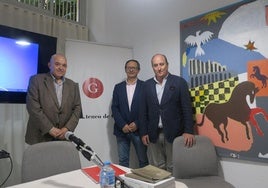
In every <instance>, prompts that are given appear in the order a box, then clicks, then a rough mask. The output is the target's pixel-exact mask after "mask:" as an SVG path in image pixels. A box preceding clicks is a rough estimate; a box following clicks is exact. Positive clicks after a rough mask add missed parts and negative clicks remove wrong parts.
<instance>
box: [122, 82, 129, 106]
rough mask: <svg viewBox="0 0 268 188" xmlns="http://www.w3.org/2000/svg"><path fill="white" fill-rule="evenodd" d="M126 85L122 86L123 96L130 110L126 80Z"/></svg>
mask: <svg viewBox="0 0 268 188" xmlns="http://www.w3.org/2000/svg"><path fill="white" fill-rule="evenodd" d="M123 86H124V87H122V97H123V101H125V103H126V105H127V109H128V111H129V105H128V98H127V82H124V85H123Z"/></svg>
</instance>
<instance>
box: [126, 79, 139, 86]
mask: <svg viewBox="0 0 268 188" xmlns="http://www.w3.org/2000/svg"><path fill="white" fill-rule="evenodd" d="M137 81H138V78H137V79H136V80H135V82H133V83H129V82H128V81H127V79H126V84H127V85H135V84H136V83H137Z"/></svg>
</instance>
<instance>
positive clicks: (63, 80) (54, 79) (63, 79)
mask: <svg viewBox="0 0 268 188" xmlns="http://www.w3.org/2000/svg"><path fill="white" fill-rule="evenodd" d="M50 75H51V77H52V78H53V81H54V82H55V83H57V82H56V78H55V76H53V74H51V73H50ZM61 80H62V83H63V82H65V77H64V76H63V77H62V78H61Z"/></svg>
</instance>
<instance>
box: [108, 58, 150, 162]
mask: <svg viewBox="0 0 268 188" xmlns="http://www.w3.org/2000/svg"><path fill="white" fill-rule="evenodd" d="M139 71H140V64H139V62H138V61H137V60H134V59H131V60H128V61H127V62H126V63H125V72H126V75H127V78H126V80H125V81H123V82H120V83H118V84H116V85H115V87H114V91H113V100H112V113H113V118H114V121H115V123H114V135H115V136H116V140H117V148H118V157H119V165H122V166H125V167H129V154H130V144H131V142H132V143H133V145H134V147H135V150H136V154H137V157H138V160H139V167H144V166H146V165H148V159H147V154H146V152H147V148H146V146H145V145H144V144H143V143H142V141H141V139H140V136H139V120H138V116H139V103H140V101H139V100H140V93H141V88H142V84H143V81H141V80H139V79H138V78H137V76H138V73H139Z"/></svg>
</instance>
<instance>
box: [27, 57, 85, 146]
mask: <svg viewBox="0 0 268 188" xmlns="http://www.w3.org/2000/svg"><path fill="white" fill-rule="evenodd" d="M48 67H49V69H50V72H49V73H43V74H37V75H34V76H32V77H31V78H30V81H29V86H28V92H27V97H26V107H27V111H28V113H29V120H28V124H27V130H26V135H25V141H26V143H28V144H35V143H39V142H46V141H52V140H64V139H65V133H66V132H67V131H74V129H75V128H76V126H77V124H78V121H79V118H80V117H81V113H82V107H81V100H80V93H79V88H78V84H77V83H75V82H73V81H72V80H70V79H68V78H66V77H65V73H66V69H67V60H66V58H65V56H64V55H62V54H55V55H53V56H52V57H51V59H50V62H49V63H48Z"/></svg>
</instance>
